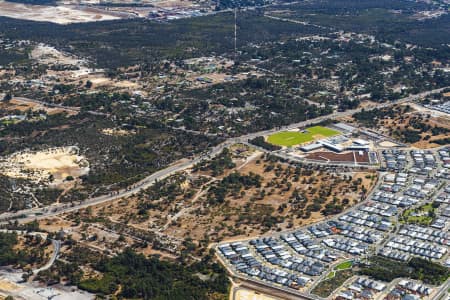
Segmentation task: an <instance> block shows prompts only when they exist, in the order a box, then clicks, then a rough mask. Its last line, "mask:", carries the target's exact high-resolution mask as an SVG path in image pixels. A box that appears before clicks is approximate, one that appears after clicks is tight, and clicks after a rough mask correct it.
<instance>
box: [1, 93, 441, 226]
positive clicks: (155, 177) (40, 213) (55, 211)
mask: <svg viewBox="0 0 450 300" xmlns="http://www.w3.org/2000/svg"><path fill="white" fill-rule="evenodd" d="M445 88H448V87H445ZM445 88H440V89H435V90H431V91H428V92H423V93H420V94H416V95H411V96H408V97H405V98H402V99H399V100H397V101H393V102H388V103H381V104H378V105H374V106H371V107H367V108H365V110H366V111H367V110H372V109H375V108H384V107H388V106H392V105H394V104H401V103H405V102H409V101H414V100H416V99H419V98H422V97H425V96H427V95H429V94H432V93H437V92H440V91H442V90H444V89H445ZM361 110H362V109H361V108H358V109H352V110H348V111H345V112H335V113H333V114H330V115H325V116H321V117H317V118H315V119H310V120H307V121H302V122H298V123H294V124H290V125H287V126H283V127H279V128H274V129H270V130H264V131H259V132H255V133H251V134H246V135H243V136H240V137H235V138H229V139H227V140H226V141H225V142H223V143H221V144H219V145H217V146H215V147H214V148H212V149H211V150H210V151H209V152H207V153H204V154H203V155H201V156H197V157H195V158H193V159H191V160H187V161H186V160H184V161H180V162H178V163H175V164H172V165H170V166H169V167H167V168H165V169H162V170H160V171H157V172H155V173H153V174H152V175H150V176H148V177H146V178H144V179H143V180H141V181H139V182H137V183H135V184H134V185H132V186H131V187H128V188H125V189H122V190H119V191H117V192H113V193H112V194H109V195H103V196H99V197H95V198H89V199H86V200H84V201H82V202H81V203H79V204H76V205H74V206H70V204H54V205H50V206H48V207H43V208H33V209H27V210H22V211H19V212H16V213H3V214H1V215H0V224H5V223H7V222H9V221H11V220H13V221H15V220H17V221H18V222H20V223H27V222H30V221H33V220H35V219H43V218H47V217H52V216H56V215H60V214H63V213H67V212H72V211H77V210H80V209H83V208H86V207H89V206H92V205H97V204H101V203H105V202H109V201H114V200H117V199H120V198H124V197H129V196H131V195H133V194H135V193H137V192H139V191H141V190H144V189H147V188H148V187H150V186H151V185H153V184H154V183H155V182H156V181H159V180H162V179H164V178H166V177H168V176H170V175H172V174H175V173H176V172H179V171H182V170H186V169H188V168H190V167H192V166H193V165H195V164H197V163H199V162H201V161H203V160H206V159H209V158H211V157H214V156H216V155H218V154H219V153H220V152H222V150H223V149H224V148H226V147H229V146H230V145H232V144H235V143H246V142H247V141H248V140H249V139H253V138H255V137H258V136H265V135H270V134H273V133H275V132H278V131H283V130H289V129H294V128H298V127H305V126H309V125H311V124H314V123H319V122H321V121H324V120H327V119H335V118H340V117H346V116H351V115H353V114H354V113H357V112H360V111H361Z"/></svg>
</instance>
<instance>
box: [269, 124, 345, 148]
mask: <svg viewBox="0 0 450 300" xmlns="http://www.w3.org/2000/svg"><path fill="white" fill-rule="evenodd" d="M337 134H339V131H336V130H333V129H330V128H326V127H322V126H314V127H309V128H307V129H306V130H305V131H304V132H300V131H282V132H278V133H275V134H272V135H271V136H269V137H268V138H267V141H268V142H269V143H271V144H274V145H278V146H285V147H291V146H294V145H299V144H303V143H306V142H310V141H313V140H315V139H320V138H324V137H330V136H333V135H337Z"/></svg>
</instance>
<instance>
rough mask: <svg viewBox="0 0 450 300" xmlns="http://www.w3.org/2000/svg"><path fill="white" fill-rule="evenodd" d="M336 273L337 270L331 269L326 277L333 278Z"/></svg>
mask: <svg viewBox="0 0 450 300" xmlns="http://www.w3.org/2000/svg"><path fill="white" fill-rule="evenodd" d="M334 275H336V272H334V271H331V272H330V273H328V274H327V277H326V279H331V278H333V277H334Z"/></svg>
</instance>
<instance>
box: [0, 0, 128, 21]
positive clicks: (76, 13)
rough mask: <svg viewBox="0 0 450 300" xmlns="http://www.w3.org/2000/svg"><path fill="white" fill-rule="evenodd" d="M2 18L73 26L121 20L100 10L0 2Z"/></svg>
mask: <svg viewBox="0 0 450 300" xmlns="http://www.w3.org/2000/svg"><path fill="white" fill-rule="evenodd" d="M0 16H4V17H10V18H16V19H23V20H30V21H41V22H52V23H56V24H62V25H65V24H71V23H83V22H94V21H105V20H117V19H120V18H119V17H117V16H114V15H113V14H108V13H107V12H103V11H100V10H93V9H87V8H86V9H79V8H76V7H68V6H43V5H26V4H19V3H11V2H5V1H1V0H0Z"/></svg>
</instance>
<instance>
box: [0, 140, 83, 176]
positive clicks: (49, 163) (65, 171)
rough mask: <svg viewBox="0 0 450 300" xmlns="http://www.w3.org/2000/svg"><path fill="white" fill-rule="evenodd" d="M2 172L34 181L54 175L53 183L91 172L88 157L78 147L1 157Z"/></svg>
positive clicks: (25, 152)
mask: <svg viewBox="0 0 450 300" xmlns="http://www.w3.org/2000/svg"><path fill="white" fill-rule="evenodd" d="M0 172H1V173H2V174H3V175H5V176H9V177H13V178H26V179H29V180H32V181H34V182H42V181H46V180H47V179H48V178H49V176H50V175H53V177H54V182H53V184H59V183H62V182H63V181H64V180H65V179H66V177H67V176H72V177H74V178H76V177H79V176H81V175H85V174H87V173H88V172H89V164H88V162H87V161H86V159H85V158H84V157H83V156H81V155H78V149H77V148H76V147H62V148H52V149H48V150H46V151H38V152H31V151H24V152H18V153H14V154H12V155H10V156H8V157H4V158H1V159H0Z"/></svg>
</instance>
